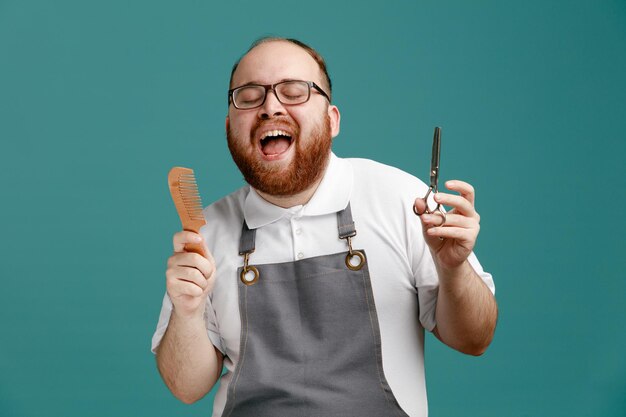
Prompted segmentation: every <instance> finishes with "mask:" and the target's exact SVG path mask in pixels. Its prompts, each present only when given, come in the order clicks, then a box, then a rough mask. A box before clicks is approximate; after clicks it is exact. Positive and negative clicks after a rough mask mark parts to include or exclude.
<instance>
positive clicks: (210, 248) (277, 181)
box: [153, 38, 497, 417]
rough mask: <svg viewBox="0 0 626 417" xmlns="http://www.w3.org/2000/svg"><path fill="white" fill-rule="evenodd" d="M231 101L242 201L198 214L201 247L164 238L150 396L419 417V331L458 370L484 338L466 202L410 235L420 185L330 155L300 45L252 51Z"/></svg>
mask: <svg viewBox="0 0 626 417" xmlns="http://www.w3.org/2000/svg"><path fill="white" fill-rule="evenodd" d="M230 88H231V90H230V91H229V108H228V116H227V117H226V131H227V139H228V145H229V148H230V151H231V153H232V155H233V159H234V161H235V162H236V164H237V166H238V167H239V169H240V170H241V172H242V173H243V175H244V177H245V179H246V181H247V182H248V184H249V186H246V187H243V188H242V189H240V190H238V191H236V192H234V193H233V194H231V195H229V196H227V197H225V198H224V199H222V200H220V201H218V202H216V203H214V204H212V205H210V206H209V207H207V208H206V209H205V211H204V215H205V217H206V218H207V219H208V220H209V221H208V225H207V226H205V227H204V228H203V229H202V232H201V234H194V233H191V232H179V233H177V234H176V235H175V236H174V239H173V240H174V255H172V256H171V257H170V258H169V261H168V268H167V271H166V277H167V280H166V283H167V284H166V285H167V294H166V296H165V299H164V303H163V309H162V312H161V317H160V320H159V324H158V327H157V331H156V333H155V335H154V338H153V351H155V352H156V354H157V364H158V368H159V371H160V372H161V375H162V376H163V379H164V380H165V382H166V384H167V385H168V387H169V388H170V390H171V391H172V392H173V393H174V395H175V396H176V397H178V398H179V399H181V400H182V401H184V402H186V403H192V402H194V401H197V400H198V399H200V398H202V397H203V396H204V395H205V394H206V393H207V392H209V391H210V390H211V388H212V387H213V386H214V384H215V383H216V382H217V381H218V380H220V382H221V383H220V386H219V390H218V392H217V395H216V397H215V402H214V410H213V416H214V417H217V416H359V417H364V416H365V417H366V416H371V417H374V416H375V417H380V416H396V415H397V416H407V415H408V416H426V415H427V413H428V410H427V401H426V388H425V381H424V359H423V347H424V346H423V345H424V328H425V329H427V330H430V331H432V332H433V333H434V334H435V335H436V337H437V338H439V339H440V340H441V341H442V342H443V343H445V344H447V345H449V346H451V347H452V348H454V349H457V350H459V351H461V352H464V353H468V354H472V355H480V354H482V353H483V352H484V351H485V349H486V348H487V346H488V345H489V343H490V341H491V339H492V337H493V332H494V329H495V323H496V317H497V307H496V303H495V300H494V297H493V291H494V286H493V281H492V279H491V276H490V275H489V274H487V273H485V272H484V271H483V269H482V267H481V266H480V264H479V263H478V261H477V259H476V258H475V256H474V255H473V253H472V249H473V247H474V244H475V241H476V237H477V235H478V230H479V216H478V214H477V213H476V211H475V209H474V190H473V188H472V187H471V186H470V185H469V184H467V183H465V182H462V181H448V182H447V183H446V186H447V188H448V189H449V190H452V191H455V192H457V193H458V195H457V194H448V193H438V194H437V195H436V196H435V199H436V201H437V202H439V203H441V204H445V205H447V206H450V207H452V208H453V209H452V210H451V211H450V212H448V213H447V215H446V217H445V218H443V217H442V216H440V215H436V214H430V215H429V214H424V215H421V216H420V217H417V216H415V214H414V213H413V209H414V208H415V210H416V212H418V213H421V212H423V211H424V203H423V201H422V200H421V199H415V197H416V196H422V195H424V194H425V192H426V189H427V187H426V185H425V184H423V183H422V182H421V181H419V180H417V179H416V178H414V177H412V176H410V175H408V174H406V173H404V172H401V171H399V170H397V169H395V168H391V167H388V166H384V165H381V164H378V163H376V162H373V161H368V160H362V159H340V158H337V157H336V156H335V155H334V154H332V152H331V143H332V138H334V137H335V136H336V135H337V134H338V133H339V127H340V114H339V110H338V109H337V107H336V106H334V105H333V104H332V98H331V97H332V95H331V94H332V93H331V83H330V79H329V78H328V74H327V72H326V66H325V64H324V61H323V59H322V58H321V57H320V56H319V55H318V54H317V52H315V51H314V50H312V49H311V48H309V47H308V46H306V45H304V44H302V43H300V42H298V41H295V40H287V39H276V38H268V39H262V40H261V41H258V42H257V43H255V44H254V45H253V46H252V48H251V49H250V50H249V51H248V52H247V53H246V54H245V55H244V56H243V58H242V59H241V60H240V62H238V63H237V64H236V65H235V67H234V68H233V72H232V75H231V82H230ZM414 206H415V207H414ZM191 242H203V243H204V244H206V247H207V252H208V253H210V254H211V256H209V259H205V258H203V257H202V256H200V255H197V254H194V253H187V252H185V244H187V243H191ZM223 366H225V368H226V372H225V373H224V375H221V373H222V367H223ZM220 375H221V376H220Z"/></svg>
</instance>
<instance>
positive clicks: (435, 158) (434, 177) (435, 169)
mask: <svg viewBox="0 0 626 417" xmlns="http://www.w3.org/2000/svg"><path fill="white" fill-rule="evenodd" d="M440 153H441V128H440V127H435V135H434V137H433V153H432V157H431V159H430V186H429V187H428V191H427V192H426V195H425V196H424V198H423V199H422V200H423V201H424V207H425V208H424V211H423V212H421V213H418V212H417V209H416V208H415V205H414V206H413V212H414V213H415V214H417V215H418V216H421V215H422V214H424V213H426V214H438V215H440V216H441V219H442V222H441V224H440V225H439V226H443V225H444V224H445V222H446V212H445V211H443V208H442V207H441V204H439V203H437V205H436V206H435V208H434V209H431V208H430V207H428V197H430V195H431V194H433V196H434V195H435V194H437V192H438V191H439V189H438V186H439V155H440Z"/></svg>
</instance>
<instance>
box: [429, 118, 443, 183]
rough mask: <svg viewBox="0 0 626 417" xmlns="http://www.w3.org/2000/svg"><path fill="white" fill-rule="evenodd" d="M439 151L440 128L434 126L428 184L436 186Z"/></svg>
mask: <svg viewBox="0 0 626 417" xmlns="http://www.w3.org/2000/svg"><path fill="white" fill-rule="evenodd" d="M440 153H441V128H440V127H435V135H434V136H433V153H432V157H431V160H430V185H431V186H434V187H436V186H437V182H438V180H439V155H440Z"/></svg>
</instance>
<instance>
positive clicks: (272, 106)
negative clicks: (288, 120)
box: [259, 89, 286, 119]
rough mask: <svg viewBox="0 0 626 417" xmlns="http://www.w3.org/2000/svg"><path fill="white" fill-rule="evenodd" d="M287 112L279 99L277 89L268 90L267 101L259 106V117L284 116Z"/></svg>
mask: <svg viewBox="0 0 626 417" xmlns="http://www.w3.org/2000/svg"><path fill="white" fill-rule="evenodd" d="M285 113H286V111H285V108H284V107H283V105H282V103H281V102H280V101H278V97H277V96H276V91H274V90H273V89H272V90H268V91H267V93H266V96H265V103H263V105H262V106H261V107H259V118H260V119H269V118H272V117H276V116H284V115H285Z"/></svg>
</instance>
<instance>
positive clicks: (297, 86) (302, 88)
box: [228, 80, 330, 110]
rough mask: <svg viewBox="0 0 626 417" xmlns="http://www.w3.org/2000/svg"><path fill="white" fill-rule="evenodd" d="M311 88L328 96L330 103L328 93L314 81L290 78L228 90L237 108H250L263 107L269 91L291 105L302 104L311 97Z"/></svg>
mask: <svg viewBox="0 0 626 417" xmlns="http://www.w3.org/2000/svg"><path fill="white" fill-rule="evenodd" d="M311 88H314V89H315V90H316V91H317V92H319V93H320V94H321V95H323V96H324V97H326V100H328V102H329V103H330V98H329V97H328V94H326V93H325V92H324V90H322V89H321V88H320V86H319V85H317V84H315V83H314V82H313V81H300V80H289V81H281V82H279V83H276V84H267V85H260V84H248V85H244V86H241V87H237V88H233V89H232V90H228V102H229V103H231V102H232V103H233V106H235V108H236V109H240V110H249V109H255V108H257V107H261V106H262V105H263V103H265V99H266V97H267V92H268V91H269V90H272V91H274V94H275V95H276V98H277V99H278V101H280V102H281V103H282V104H287V105H290V106H293V105H296V104H302V103H306V102H307V101H309V98H311Z"/></svg>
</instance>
